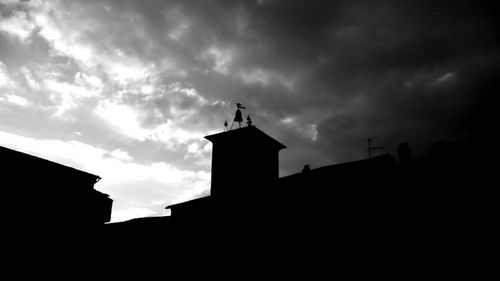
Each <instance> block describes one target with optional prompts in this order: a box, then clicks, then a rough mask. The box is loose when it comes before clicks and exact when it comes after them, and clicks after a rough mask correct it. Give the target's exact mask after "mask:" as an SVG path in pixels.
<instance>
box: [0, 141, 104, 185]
mask: <svg viewBox="0 0 500 281" xmlns="http://www.w3.org/2000/svg"><path fill="white" fill-rule="evenodd" d="M0 149H6V150H10V151H12V152H15V153H19V154H23V155H24V156H27V157H29V158H34V159H38V160H42V161H45V162H48V163H51V164H53V165H56V166H59V167H62V168H67V169H71V170H75V171H76V172H79V173H81V174H86V175H87V176H91V177H93V178H95V179H96V182H98V181H99V180H101V179H102V178H101V177H100V176H98V175H94V174H91V173H89V172H85V171H82V170H78V169H76V168H73V167H70V166H66V165H63V164H60V163H57V162H54V161H51V160H47V159H45V158H41V157H38V156H35V155H32V154H28V153H26V152H22V151H18V150H14V149H12V148H8V147H5V146H0Z"/></svg>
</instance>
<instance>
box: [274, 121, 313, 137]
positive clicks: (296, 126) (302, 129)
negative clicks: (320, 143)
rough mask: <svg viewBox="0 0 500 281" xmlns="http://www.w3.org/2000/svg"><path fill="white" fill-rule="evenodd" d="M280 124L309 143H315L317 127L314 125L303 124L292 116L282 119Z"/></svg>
mask: <svg viewBox="0 0 500 281" xmlns="http://www.w3.org/2000/svg"><path fill="white" fill-rule="evenodd" d="M280 122H281V123H282V124H283V125H285V126H287V127H289V128H291V129H293V130H294V131H296V132H297V133H299V134H300V135H302V136H303V137H305V138H307V139H309V140H311V141H316V140H317V138H318V126H317V125H316V124H303V121H301V120H300V119H299V118H297V117H292V116H288V117H285V118H282V119H281V120H280Z"/></svg>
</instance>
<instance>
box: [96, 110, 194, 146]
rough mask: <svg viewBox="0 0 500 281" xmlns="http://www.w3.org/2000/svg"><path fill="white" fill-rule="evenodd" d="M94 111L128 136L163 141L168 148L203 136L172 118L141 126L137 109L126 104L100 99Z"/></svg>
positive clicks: (140, 139) (142, 139)
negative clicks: (150, 125) (151, 125)
mask: <svg viewBox="0 0 500 281" xmlns="http://www.w3.org/2000/svg"><path fill="white" fill-rule="evenodd" d="M95 113H96V114H97V115H98V116H100V117H101V118H102V119H104V120H105V121H107V122H108V123H109V124H111V125H112V126H113V127H114V128H115V129H116V130H117V131H118V132H120V133H121V134H123V135H125V136H127V137H129V138H133V139H137V140H139V141H144V140H151V141H156V142H163V143H165V144H166V145H167V147H170V148H174V147H175V146H176V144H179V143H187V142H188V141H190V140H199V139H201V138H202V137H203V134H201V133H198V132H190V131H187V130H183V129H181V128H178V127H177V126H176V125H175V122H173V121H172V120H166V123H163V124H161V125H158V126H155V127H152V128H143V127H142V125H141V116H140V112H139V110H137V109H134V108H132V107H131V106H129V105H126V104H118V103H114V102H110V101H101V102H99V105H98V106H97V108H96V110H95Z"/></svg>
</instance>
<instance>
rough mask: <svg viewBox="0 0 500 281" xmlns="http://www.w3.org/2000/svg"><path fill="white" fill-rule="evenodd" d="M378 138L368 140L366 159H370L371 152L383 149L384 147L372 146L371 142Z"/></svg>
mask: <svg viewBox="0 0 500 281" xmlns="http://www.w3.org/2000/svg"><path fill="white" fill-rule="evenodd" d="M376 138H378V136H377V137H373V138H368V140H367V141H368V159H370V158H372V150H382V149H385V146H372V141H373V140H374V139H376Z"/></svg>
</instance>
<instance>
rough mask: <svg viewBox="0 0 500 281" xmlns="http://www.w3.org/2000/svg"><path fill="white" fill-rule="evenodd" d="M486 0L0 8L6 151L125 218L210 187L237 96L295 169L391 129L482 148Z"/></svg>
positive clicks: (346, 154)
mask: <svg viewBox="0 0 500 281" xmlns="http://www.w3.org/2000/svg"><path fill="white" fill-rule="evenodd" d="M438 2H439V3H438ZM475 2H479V1H468V2H466V1H463V2H462V1H321V0H316V1H293V0H287V1H285V0H257V1H253V0H245V1H238V0H233V1H216V0H200V1H195V0H193V1H163V0H157V1H153V0H141V1H137V0H119V1H118V0H99V1H97V0H65V1H60V0H53V1H51V0H31V1H18V0H0V145H2V146H5V147H9V148H12V149H15V150H19V151H22V152H25V153H29V154H33V155H37V156H39V157H42V158H45V159H49V160H52V161H55V162H58V163H62V164H64V165H68V166H71V167H74V168H77V169H81V170H84V171H87V172H90V173H93V174H96V175H99V176H100V177H102V180H101V181H100V182H98V183H97V184H96V186H95V188H96V189H97V190H99V191H101V192H104V193H107V194H109V195H110V197H111V198H112V199H113V200H114V205H113V212H112V221H123V220H127V219H131V218H136V217H144V216H159V215H168V213H166V210H165V209H164V208H165V206H166V205H169V204H173V203H179V202H183V201H186V200H190V199H193V198H197V197H201V196H206V195H208V194H209V192H210V191H209V187H210V164H211V144H210V143H209V142H208V141H207V140H205V139H204V138H203V137H204V136H206V135H210V134H213V133H218V132H222V131H223V130H224V127H223V124H224V121H226V120H227V121H228V122H229V123H230V124H231V121H232V119H233V116H234V111H235V102H241V103H242V104H243V105H244V106H246V109H245V111H244V117H246V115H247V114H248V115H250V116H251V117H252V120H253V122H254V124H255V125H256V126H257V127H258V128H260V129H261V130H263V131H264V132H266V133H267V134H269V135H270V136H272V137H274V138H276V139H277V140H278V141H280V142H282V143H283V144H285V145H286V146H287V149H285V150H282V151H281V152H280V175H281V176H284V175H288V174H292V173H295V172H299V171H300V170H301V169H302V167H303V166H304V165H305V164H309V165H310V166H311V168H317V167H321V166H324V165H330V164H335V163H342V162H346V161H354V160H360V159H365V158H367V154H368V153H367V148H366V147H367V138H370V137H375V136H377V137H378V138H377V139H376V140H374V142H373V144H374V145H375V146H384V147H385V151H384V152H385V153H389V154H391V155H395V151H396V149H397V146H398V144H399V143H401V142H410V145H411V147H412V149H413V153H414V156H415V157H425V155H427V154H428V153H429V152H428V151H429V147H431V146H432V144H433V143H435V142H437V141H444V142H449V143H458V144H463V145H464V146H467V144H469V143H476V142H474V141H473V140H475V139H477V138H479V137H478V136H485V135H487V132H489V131H491V127H490V125H491V123H492V122H491V119H492V116H493V113H494V112H495V109H494V108H493V104H494V101H495V100H496V99H497V98H496V97H495V96H496V95H497V94H498V91H497V90H498V84H497V83H498V82H497V80H498V79H497V73H500V72H499V70H500V53H499V48H498V46H499V44H498V42H499V32H498V30H497V26H499V25H498V17H497V11H496V10H495V9H494V8H493V6H491V7H490V6H486V5H484V4H479V3H475ZM242 149H244V148H242ZM384 152H380V153H384Z"/></svg>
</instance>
